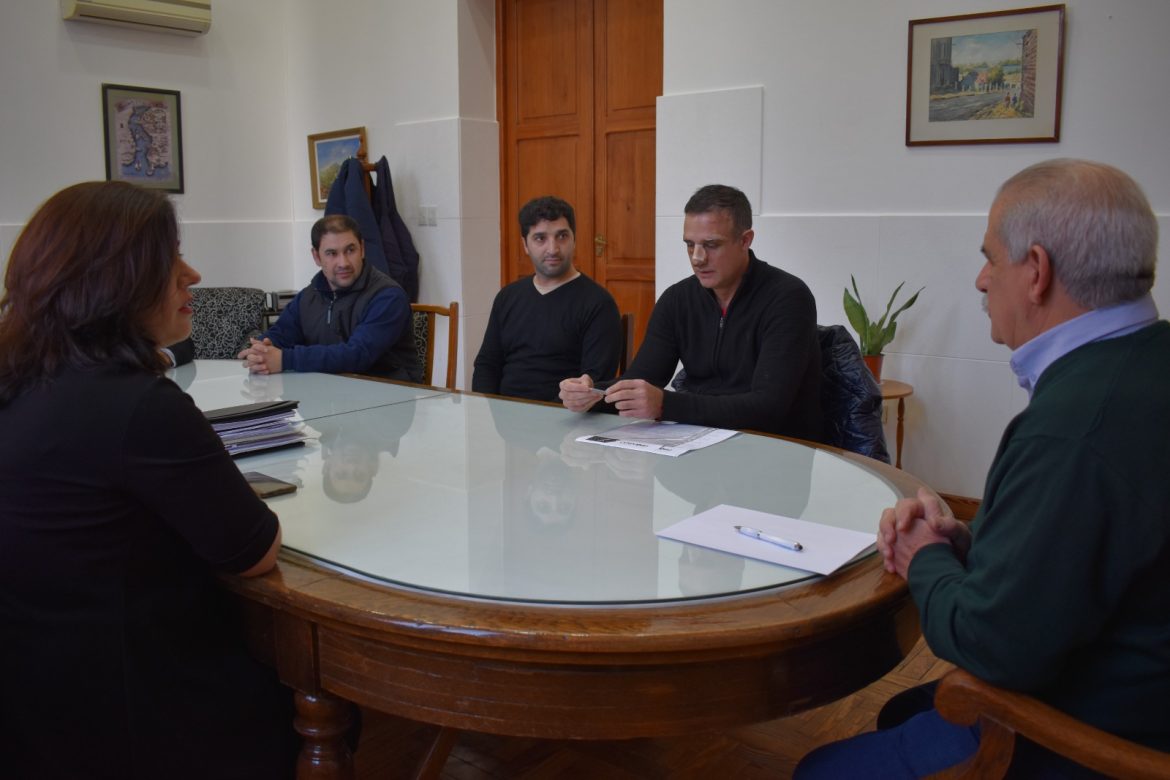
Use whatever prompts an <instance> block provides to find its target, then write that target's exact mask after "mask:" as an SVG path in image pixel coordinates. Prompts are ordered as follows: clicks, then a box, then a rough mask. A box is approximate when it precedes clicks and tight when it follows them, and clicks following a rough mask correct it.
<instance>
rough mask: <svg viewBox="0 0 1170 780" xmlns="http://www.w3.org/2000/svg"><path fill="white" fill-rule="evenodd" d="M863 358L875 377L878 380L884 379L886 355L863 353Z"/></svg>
mask: <svg viewBox="0 0 1170 780" xmlns="http://www.w3.org/2000/svg"><path fill="white" fill-rule="evenodd" d="M861 358H862V360H864V361H865V365H866V366H868V367H869V372H870V373H871V374H873V378H874V379H876V380H877V381H879V382H880V381H882V360H883V359H884V358H885V355H862V356H861Z"/></svg>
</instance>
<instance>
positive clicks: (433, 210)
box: [418, 205, 439, 227]
mask: <svg viewBox="0 0 1170 780" xmlns="http://www.w3.org/2000/svg"><path fill="white" fill-rule="evenodd" d="M438 211H439V207H438V206H421V205H420V206H419V207H418V224H420V225H424V226H430V227H434V226H436V225H438V224H439V214H438Z"/></svg>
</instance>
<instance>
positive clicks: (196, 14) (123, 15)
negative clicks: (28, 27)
mask: <svg viewBox="0 0 1170 780" xmlns="http://www.w3.org/2000/svg"><path fill="white" fill-rule="evenodd" d="M61 17H62V18H63V19H68V20H70V21H74V22H97V23H98V24H112V25H116V26H118V27H131V28H134V29H136V30H154V31H155V32H165V33H173V34H175V35H200V34H202V33H205V32H207V30H208V29H209V28H210V27H211V0H61Z"/></svg>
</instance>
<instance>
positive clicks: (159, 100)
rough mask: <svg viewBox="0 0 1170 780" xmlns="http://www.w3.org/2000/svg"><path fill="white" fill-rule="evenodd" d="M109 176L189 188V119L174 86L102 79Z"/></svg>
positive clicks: (143, 183)
mask: <svg viewBox="0 0 1170 780" xmlns="http://www.w3.org/2000/svg"><path fill="white" fill-rule="evenodd" d="M102 118H103V120H104V122H105V137H106V181H128V182H131V183H132V184H138V185H141V186H143V187H153V188H155V189H160V190H166V191H167V192H182V191H183V121H182V114H181V112H180V108H179V93H178V92H176V91H175V90H173V89H154V88H152V87H129V86H126V85H124V84H102Z"/></svg>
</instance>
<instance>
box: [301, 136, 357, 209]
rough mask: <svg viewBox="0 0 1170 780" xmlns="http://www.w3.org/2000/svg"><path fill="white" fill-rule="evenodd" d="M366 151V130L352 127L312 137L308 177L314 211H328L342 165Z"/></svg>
mask: <svg viewBox="0 0 1170 780" xmlns="http://www.w3.org/2000/svg"><path fill="white" fill-rule="evenodd" d="M365 148H366V128H364V127H351V128H349V129H348V130H334V131H332V132H329V133H315V134H313V135H311V136H309V178H310V181H311V184H310V187H311V189H312V192H313V208H315V209H323V208H325V201H326V200H328V198H329V190H330V188H331V187H333V182H334V180H335V179H336V178H337V172H338V171H339V170H341V164H342V163H343V162H345V161H346V160H348V159H349V158H350V157H357V154H358V151H359V150H364V149H365Z"/></svg>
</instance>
